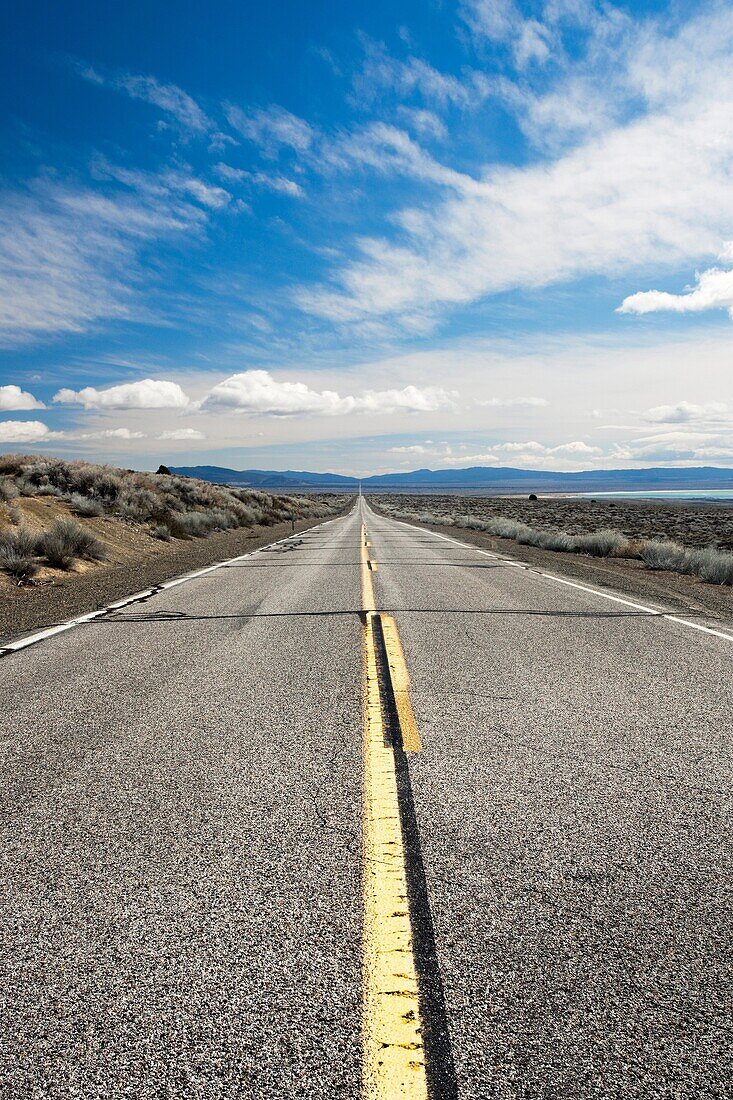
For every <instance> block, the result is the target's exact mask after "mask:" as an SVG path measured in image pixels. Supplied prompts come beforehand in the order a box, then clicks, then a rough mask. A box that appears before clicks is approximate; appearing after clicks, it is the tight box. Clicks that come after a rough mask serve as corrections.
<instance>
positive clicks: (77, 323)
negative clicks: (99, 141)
mask: <svg viewBox="0 0 733 1100" xmlns="http://www.w3.org/2000/svg"><path fill="white" fill-rule="evenodd" d="M95 175H96V177H97V181H98V182H97V185H96V186H95V187H93V186H92V185H91V184H90V183H86V184H79V183H77V182H62V181H56V180H45V179H42V180H36V181H33V182H31V183H30V184H29V185H28V186H27V187H25V188H18V189H15V190H6V191H4V192H3V193H0V345H4V346H11V347H12V346H19V345H22V344H26V343H29V342H32V341H37V340H39V339H43V338H49V337H53V336H58V335H61V334H65V333H67V334H68V333H81V332H84V331H87V330H88V329H90V328H91V327H92V326H93V325H95V324H98V323H100V322H103V321H105V322H109V321H120V320H133V319H135V318H136V317H139V316H141V315H145V316H150V315H151V312H152V311H151V305H150V301H149V300H144V299H143V296H142V293H141V290H142V287H143V286H144V285H146V284H147V283H148V282H149V271H148V270H146V269H144V268H143V267H141V265H140V263H139V256H140V254H141V252H142V250H143V249H145V248H148V247H150V246H151V245H153V244H156V245H161V244H163V243H164V242H167V241H169V240H171V239H173V238H175V237H177V236H182V235H188V236H193V237H195V238H198V237H200V235H201V234H202V233H203V231H204V229H205V227H206V225H207V222H208V219H209V217H210V213H211V211H212V210H217V209H220V208H221V207H222V206H224V205H226V204H227V203H228V201H229V198H230V196H229V195H228V193H227V192H226V191H225V190H224V189H223V188H218V187H216V186H214V185H209V184H207V183H206V182H205V181H202V180H199V179H197V178H196V177H195V176H194V175H193V174H192V173H185V172H182V171H174V172H173V171H170V170H168V169H165V170H163V171H162V172H160V173H159V174H156V173H144V172H134V171H129V170H122V169H115V168H113V167H112V166H109V165H104V164H98V165H96V166H95Z"/></svg>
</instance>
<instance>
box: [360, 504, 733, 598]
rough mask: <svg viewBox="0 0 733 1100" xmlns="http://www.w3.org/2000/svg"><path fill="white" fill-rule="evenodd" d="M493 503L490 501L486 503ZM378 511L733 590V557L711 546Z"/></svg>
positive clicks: (460, 515) (444, 514) (454, 515)
mask: <svg viewBox="0 0 733 1100" xmlns="http://www.w3.org/2000/svg"><path fill="white" fill-rule="evenodd" d="M491 503H492V504H493V503H495V502H493V501H492V502H491ZM379 506H380V508H381V509H382V511H384V512H386V513H387V514H388V515H391V516H393V517H395V518H399V519H413V520H417V521H418V522H421V523H430V524H435V525H436V526H448V527H463V528H467V529H469V530H473V531H486V532H487V534H490V535H495V536H496V537H497V538H502V539H512V540H513V541H514V542H518V543H520V544H522V545H525V546H538V547H540V548H541V549H543V550H554V551H558V552H563V553H570V554H590V555H591V556H593V557H599V558H608V557H615V558H640V559H641V561H642V562H643V563H644V565H645V566H646V567H647V569H666V570H669V571H671V572H674V573H687V574H689V575H691V576H696V577H699V578H700V580H702V581H705V582H706V583H708V584H728V585H733V554H732V553H729V552H728V551H727V550H721V549H719V548H718V547H715V546H705V547H685V546H683V545H682V544H681V543H678V542H675V541H674V540H671V539H644V538H641V539H640V538H630V537H629V536H628V535H626V534H624V533H623V532H622V531H617V530H615V529H609V528H603V529H601V530H598V531H585V532H580V533H578V534H571V533H570V532H568V531H561V530H553V529H551V528H547V527H534V526H532V525H530V524H528V523H524V522H523V521H522V520H517V519H512V518H510V517H508V516H491V517H490V518H488V519H483V518H481V517H480V516H479V515H476V514H475V513H465V512H457V511H456V512H452V511H450V510H448V509H446V510H444V511H440V512H438V511H428V510H425V509H422V510H419V511H418V510H414V511H412V510H410V509H407V508H404V507H400V505H399V504H396V503H394V502H392V501H390V500H389V499H387V500H385V499H384V498H382V499H380V501H379Z"/></svg>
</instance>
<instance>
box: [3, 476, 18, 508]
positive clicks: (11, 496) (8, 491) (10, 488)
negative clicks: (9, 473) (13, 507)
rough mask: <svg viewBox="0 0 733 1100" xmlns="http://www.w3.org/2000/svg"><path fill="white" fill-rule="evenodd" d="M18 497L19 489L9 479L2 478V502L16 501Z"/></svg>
mask: <svg viewBox="0 0 733 1100" xmlns="http://www.w3.org/2000/svg"><path fill="white" fill-rule="evenodd" d="M17 496H18V488H17V486H16V484H15V482H14V481H12V480H11V478H9V477H0V502H3V503H5V502H7V501H8V500H15V498H16V497H17Z"/></svg>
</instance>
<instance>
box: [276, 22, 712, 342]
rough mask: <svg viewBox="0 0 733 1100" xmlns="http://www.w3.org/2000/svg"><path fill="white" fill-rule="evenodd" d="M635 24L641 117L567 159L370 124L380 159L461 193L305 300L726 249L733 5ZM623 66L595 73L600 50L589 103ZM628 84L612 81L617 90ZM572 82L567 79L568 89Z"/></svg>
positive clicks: (387, 309) (458, 292) (405, 218)
mask: <svg viewBox="0 0 733 1100" xmlns="http://www.w3.org/2000/svg"><path fill="white" fill-rule="evenodd" d="M493 10H494V9H493V7H492V11H493ZM499 14H500V13H499ZM492 17H493V16H492ZM608 33H609V34H611V35H612V31H609V32H608ZM624 33H626V32H624ZM601 34H602V32H601V31H599V35H601ZM627 37H628V42H627V41H626V39H624V43H625V44H624V49H623V51H622V52H621V53H620V54H619V55H618V56H617V57H616V62H617V67H618V68H619V69H620V70H621V71H622V76H620V77H619V78H618V79H619V80H623V81H624V82H625V83H624V86H625V88H626V93H627V94H626V98H625V100H624V112H625V118H620V119H619V118H618V117H617V116H614V115H612V116H611V118H612V119H615V121H613V122H612V124H611V125H608V126H607V125H604V126H603V127H601V132H597V131H596V130H593V132H591V134H590V137H589V136H588V134H587V133H585V134H584V135H583V138H584V140H585V144H583V145H581V146H580V147H578V148H573V149H570V150H569V151H565V152H564V153H562V155H559V156H557V157H556V158H555V159H554V160H553V161H544V162H542V163H539V164H537V163H535V164H532V165H530V166H523V167H519V168H517V167H511V166H501V167H496V166H491V167H489V168H487V169H486V170H485V171H484V173H483V176H482V177H481V178H480V179H474V178H472V177H471V176H468V175H466V174H465V173H460V172H456V171H454V170H453V169H451V168H449V167H447V166H445V165H441V164H438V163H437V162H436V161H434V160H433V159H431V158H429V157H427V155H426V154H425V153H424V151H423V150H420V149H419V147H418V146H415V145H414V143H412V144H410V139H407V137H406V135H403V136H402V137H400V138H399V139H398V137H397V134H399V131H396V132H395V131H394V129H393V128H392V129H391V130H390V128H382V129H381V130H380V129H375V128H374V127H372V128H367V130H366V139H364V138H362V146H363V147H364V148H363V149H362V150H361V152H362V161H363V163H365V164H371V165H372V166H374V167H379V158H380V156H381V169H380V170H382V171H384V170H391V171H401V172H404V173H410V174H411V175H412V177H413V178H417V179H424V180H431V181H433V182H435V183H437V184H439V185H443V186H445V187H446V188H447V189H448V193H447V194H446V195H445V196H444V197H442V198H441V199H440V200H439V201H437V202H435V203H433V204H432V205H427V204H425V203H424V202H423V203H421V204H420V205H419V206H417V205H415V206H413V207H409V208H406V209H403V210H402V211H401V212H400V213H399V214H397V215H396V216H395V217H394V219H393V220H394V222H395V223H396V224H397V226H398V227H399V228H400V229H401V230H402V233H401V235H399V236H397V238H396V239H395V238H394V237H393V238H391V239H388V238H374V237H370V238H367V239H364V238H362V239H359V240H357V241H356V242H355V250H356V254H355V257H354V258H353V259H351V260H350V261H348V262H346V263H345V264H344V265H342V266H341V267H340V268H339V269H337V270H336V271H335V272H334V273H333V279H332V280H331V283H330V285H328V286H324V287H321V288H314V287H308V288H307V289H304V290H303V291H301V292H300V294H299V295H298V296H297V298H296V300H297V301H298V302H299V304H300V305H301V306H302V308H304V309H306V310H307V311H309V312H312V313H314V314H316V315H318V316H321V317H324V318H327V319H329V320H332V321H334V322H336V323H343V322H352V323H353V322H354V321H360V320H363V319H365V318H367V317H392V318H393V319H396V320H397V321H400V320H401V318H402V317H403V316H405V315H409V314H412V313H414V312H415V311H416V310H417V311H418V312H424V311H425V310H430V309H431V308H435V307H436V306H439V305H440V306H444V307H445V306H449V305H458V304H461V303H467V302H473V301H476V300H479V299H481V298H483V297H485V296H487V295H490V294H495V293H497V292H500V291H506V290H510V289H514V288H539V287H544V286H548V285H551V284H553V283H559V282H567V281H570V280H573V279H577V278H581V277H584V276H588V275H604V276H608V275H613V276H615V277H618V276H619V275H620V274H622V273H625V272H628V271H632V270H634V269H637V268H639V267H647V268H651V267H656V268H662V267H665V268H673V267H678V266H679V265H680V264H681V263H689V262H690V260H691V258H694V259H697V258H698V257H704V256H706V255H711V254H713V253H714V252H715V251H717V246H718V244H719V241H720V240H721V239H722V238H723V237H724V235H725V230H726V227H727V226H729V225H730V222H731V220H732V219H733V191H732V190H731V187H730V177H731V174H733V129H732V128H731V127H730V125H729V119H730V113H731V109H733V70H732V69H731V66H730V56H731V53H732V52H733V10H731V9H724V8H720V9H714V11H713V14H712V15H710V14H703V15H700V16H699V17H697V18H696V19H693V20H692V21H691V22H690V23H689V24H688V25H687V26H686V27H685V28H684V31H680V32H678V33H677V34H676V35H675V34H671V33H664V32H663V31H661V30H660V29H659V27H658V26H657V25H656V24H655V23H650V24H649V25H648V26H647V25H646V24H644V25H642V26H641V27H637V35H636V38H635V39H634V38H633V35H632V32H631V31H629V33H628V36H627ZM609 65H610V62H609V61H608V59H607V57H606V55H605V54H604V58H603V62H602V64H601V65H600V67H599V68H597V69H596V70H595V73H594V75H595V84H593V83H592V80H591V77H592V76H593V70H592V66H590V62H589V66H590V68H589V76H588V87H587V89H586V91H585V92H584V95H583V97H581V99H580V100H579V102H578V103H577V105H576V106H577V111H578V113H579V114H582V113H583V111H584V110H585V107H586V104H587V103H592V100H593V96H596V98H597V97H598V95H599V92H598V88H599V87H600V88H601V89H603V87H604V79H603V77H604V75H605V73H606V69H607V67H608V66H609ZM614 87H615V85H614V86H612V91H611V93H610V94H609V95H608V96H606V95H605V94H604V93H603V91H601V93H600V97H601V99H603V100H604V103H605V101H606V100H607V99H608V101H609V102H610V101H612V99H613V89H614ZM563 90H564V85H563V84H562V83H560V84H559V85H558V86H557V88H555V87H554V86H553V89H552V94H553V95H555V96H557V97H559V98H558V102H559V101H561V100H562V93H563ZM591 90H592V93H593V94H592V95H591V94H590V92H591ZM574 109H575V108H574ZM353 144H354V141H353V139H352V146H353ZM390 144H391V148H390ZM357 157H358V150H357V151H356V152H353V159H354V160H356V159H357ZM370 158H371V159H370ZM716 280H717V285H716V292H719V293H720V294H722V289H721V287H720V282H721V280H720V279H719V278H718V277H717V276H716ZM726 300H727V299H726ZM697 301H699V298H698V299H697Z"/></svg>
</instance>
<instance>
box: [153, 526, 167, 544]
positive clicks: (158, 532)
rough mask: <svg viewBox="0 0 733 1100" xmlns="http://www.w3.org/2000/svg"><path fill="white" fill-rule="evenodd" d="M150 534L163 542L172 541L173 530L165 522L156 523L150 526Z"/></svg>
mask: <svg viewBox="0 0 733 1100" xmlns="http://www.w3.org/2000/svg"><path fill="white" fill-rule="evenodd" d="M150 534H151V535H152V536H153V538H154V539H160V540H161V541H162V542H170V541H171V530H170V527H168V526H167V525H166V524H165V523H156V525H155V527H151V528H150Z"/></svg>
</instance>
